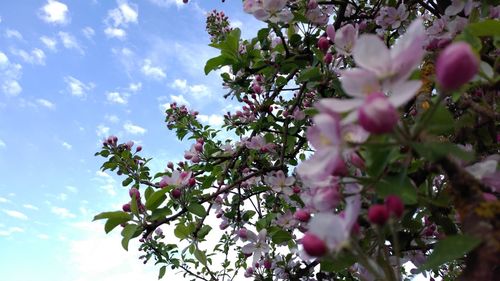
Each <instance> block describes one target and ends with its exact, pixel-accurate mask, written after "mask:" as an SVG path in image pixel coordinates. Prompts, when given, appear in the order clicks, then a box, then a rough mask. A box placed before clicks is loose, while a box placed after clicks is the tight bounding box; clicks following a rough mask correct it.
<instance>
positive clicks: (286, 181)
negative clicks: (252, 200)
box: [264, 170, 295, 196]
mask: <svg viewBox="0 0 500 281" xmlns="http://www.w3.org/2000/svg"><path fill="white" fill-rule="evenodd" d="M264 181H265V182H266V183H267V184H268V185H270V186H271V189H272V190H273V191H274V192H277V193H283V194H286V195H288V196H291V195H292V194H293V190H292V188H291V186H292V185H293V183H294V181H295V179H294V178H293V177H287V176H286V175H285V173H283V171H281V170H280V171H277V172H275V173H271V174H270V175H267V176H266V177H265V179H264Z"/></svg>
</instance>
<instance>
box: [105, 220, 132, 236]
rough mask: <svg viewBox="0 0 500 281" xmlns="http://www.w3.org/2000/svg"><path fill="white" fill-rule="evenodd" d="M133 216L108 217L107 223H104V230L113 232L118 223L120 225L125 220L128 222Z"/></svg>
mask: <svg viewBox="0 0 500 281" xmlns="http://www.w3.org/2000/svg"><path fill="white" fill-rule="evenodd" d="M131 218H132V217H129V218H111V219H108V220H107V221H106V223H105V224H104V231H106V233H109V232H111V230H113V229H114V228H115V227H117V226H118V225H120V224H122V223H125V222H128V221H129V220H130V219H131Z"/></svg>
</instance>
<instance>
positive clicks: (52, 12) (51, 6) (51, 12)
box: [38, 0, 70, 24]
mask: <svg viewBox="0 0 500 281" xmlns="http://www.w3.org/2000/svg"><path fill="white" fill-rule="evenodd" d="M68 12H69V9H68V6H67V5H66V4H64V3H62V2H58V1H56V0H48V1H47V4H45V5H44V6H43V7H42V8H41V9H40V12H39V13H38V16H39V17H40V18H41V19H42V20H43V21H45V22H47V23H52V24H66V23H68V22H69V21H70V19H69V16H68Z"/></svg>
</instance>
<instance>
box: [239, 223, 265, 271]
mask: <svg viewBox="0 0 500 281" xmlns="http://www.w3.org/2000/svg"><path fill="white" fill-rule="evenodd" d="M252 234H253V235H252ZM247 236H248V240H249V241H251V242H250V243H248V244H246V245H245V246H243V247H242V248H241V251H242V252H243V253H244V254H248V255H250V254H252V255H253V262H252V266H255V264H256V263H257V262H258V261H259V260H260V258H261V257H262V256H263V254H267V253H269V250H270V247H269V245H268V244H267V242H266V238H267V230H266V229H262V230H261V231H260V232H259V234H258V236H256V235H255V234H254V233H253V232H252V231H250V230H247Z"/></svg>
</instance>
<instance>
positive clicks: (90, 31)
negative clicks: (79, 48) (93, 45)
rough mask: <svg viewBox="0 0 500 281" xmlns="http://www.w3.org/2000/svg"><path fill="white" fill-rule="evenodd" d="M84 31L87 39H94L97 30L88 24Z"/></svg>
mask: <svg viewBox="0 0 500 281" xmlns="http://www.w3.org/2000/svg"><path fill="white" fill-rule="evenodd" d="M82 33H83V36H85V37H86V38H87V39H92V37H94V35H95V30H94V29H93V28H92V27H90V26H86V27H84V28H82Z"/></svg>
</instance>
